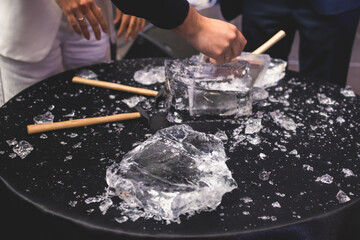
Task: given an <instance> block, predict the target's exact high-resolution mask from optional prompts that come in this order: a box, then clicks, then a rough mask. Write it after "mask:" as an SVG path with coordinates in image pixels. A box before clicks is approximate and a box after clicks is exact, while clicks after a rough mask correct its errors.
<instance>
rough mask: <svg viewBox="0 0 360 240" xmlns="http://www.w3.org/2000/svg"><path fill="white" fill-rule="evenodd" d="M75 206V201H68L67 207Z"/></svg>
mask: <svg viewBox="0 0 360 240" xmlns="http://www.w3.org/2000/svg"><path fill="white" fill-rule="evenodd" d="M76 204H77V201H70V202H69V205H70V206H72V207H75V206H76Z"/></svg>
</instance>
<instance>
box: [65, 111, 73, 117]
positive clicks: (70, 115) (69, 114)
mask: <svg viewBox="0 0 360 240" xmlns="http://www.w3.org/2000/svg"><path fill="white" fill-rule="evenodd" d="M74 116H75V110H72V111H71V112H70V113H68V114H66V115H64V116H63V117H74Z"/></svg>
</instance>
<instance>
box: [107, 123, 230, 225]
mask: <svg viewBox="0 0 360 240" xmlns="http://www.w3.org/2000/svg"><path fill="white" fill-rule="evenodd" d="M226 160H227V157H226V154H225V150H224V145H223V143H222V141H221V140H220V139H219V138H217V137H216V136H214V135H211V134H205V133H201V132H197V131H194V130H193V129H192V128H191V127H189V126H188V125H184V124H183V125H176V126H172V127H169V128H165V129H162V130H160V131H158V132H157V133H156V134H154V135H153V136H151V137H150V138H148V139H147V140H146V141H145V142H143V143H141V144H140V145H138V146H137V147H136V148H134V149H133V150H131V151H130V152H128V153H127V154H126V155H125V156H124V158H123V159H122V161H121V162H120V163H115V164H113V165H112V166H110V167H109V168H108V169H107V171H106V181H107V183H108V185H109V187H110V189H115V192H118V193H119V196H121V198H122V199H123V200H124V202H122V204H124V203H125V204H127V205H128V207H129V208H131V209H133V211H131V215H127V212H128V211H125V212H122V213H121V214H122V215H124V216H127V217H129V218H131V219H137V218H138V217H143V216H148V217H149V216H150V217H152V218H153V219H155V220H165V221H166V222H167V223H170V222H180V218H179V217H180V215H183V214H188V216H192V215H194V214H195V212H200V211H211V210H214V209H215V208H216V207H217V206H218V205H219V204H220V203H221V199H222V196H223V195H224V194H225V193H227V192H230V191H232V190H233V189H235V188H236V187H237V183H236V182H235V180H234V179H233V178H232V176H231V172H230V170H229V169H228V167H227V165H226V163H225V162H226ZM135 215H137V216H138V217H137V216H135Z"/></svg>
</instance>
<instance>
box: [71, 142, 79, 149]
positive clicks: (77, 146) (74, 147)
mask: <svg viewBox="0 0 360 240" xmlns="http://www.w3.org/2000/svg"><path fill="white" fill-rule="evenodd" d="M72 148H73V149H76V148H81V142H78V143H76V144H74V145H73V146H72Z"/></svg>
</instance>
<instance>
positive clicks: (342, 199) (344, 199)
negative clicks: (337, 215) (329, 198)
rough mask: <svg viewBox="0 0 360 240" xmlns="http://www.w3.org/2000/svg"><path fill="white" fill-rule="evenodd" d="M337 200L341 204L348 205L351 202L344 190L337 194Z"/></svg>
mask: <svg viewBox="0 0 360 240" xmlns="http://www.w3.org/2000/svg"><path fill="white" fill-rule="evenodd" d="M336 199H337V200H338V201H339V203H346V202H349V201H350V200H351V198H349V196H348V195H346V193H344V192H343V191H342V190H339V192H338V193H337V194H336Z"/></svg>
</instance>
